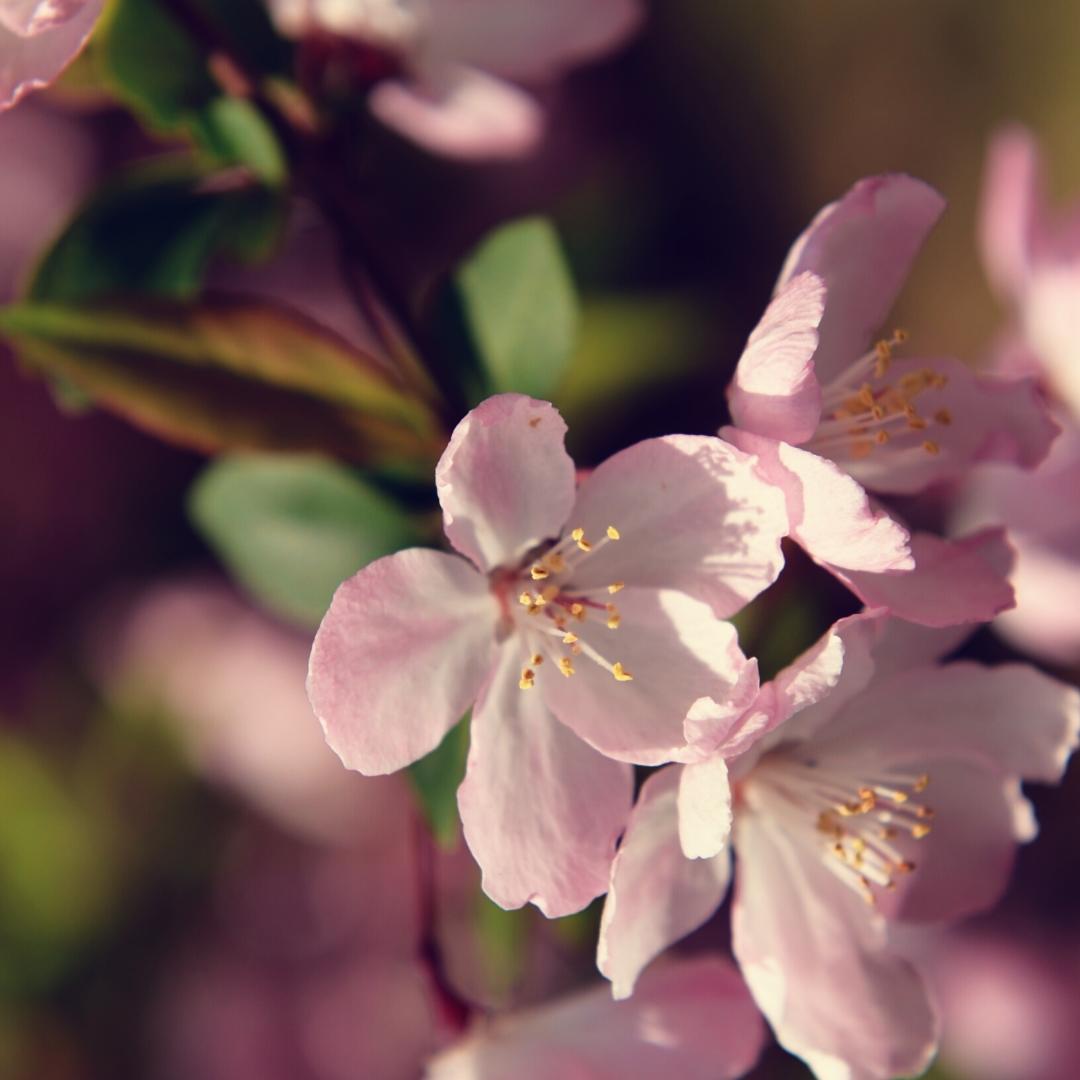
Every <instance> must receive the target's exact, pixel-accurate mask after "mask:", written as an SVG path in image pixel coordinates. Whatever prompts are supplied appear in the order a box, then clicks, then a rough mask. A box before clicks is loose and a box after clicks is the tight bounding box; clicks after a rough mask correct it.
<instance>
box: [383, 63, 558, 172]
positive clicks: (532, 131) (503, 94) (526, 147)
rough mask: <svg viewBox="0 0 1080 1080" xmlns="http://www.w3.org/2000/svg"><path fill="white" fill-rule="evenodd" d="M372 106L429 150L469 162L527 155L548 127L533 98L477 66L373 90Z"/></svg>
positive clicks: (391, 81)
mask: <svg viewBox="0 0 1080 1080" xmlns="http://www.w3.org/2000/svg"><path fill="white" fill-rule="evenodd" d="M368 106H369V107H370V109H371V111H372V113H374V115H375V116H377V117H378V118H379V119H380V120H381V121H382V122H383V123H384V124H386V126H387V127H391V128H393V129H394V130H395V131H397V132H399V133H400V134H402V135H404V136H406V138H409V139H411V140H412V141H413V142H415V143H419V144H420V145H421V146H422V147H424V148H425V149H426V150H430V151H432V152H433V153H435V154H442V155H443V156H444V157H451V158H462V159H465V160H474V159H478V158H479V159H497V158H517V157H521V156H522V155H523V154H527V153H528V152H529V151H530V150H532V149H533V148H534V147H535V146H536V144H537V143H538V142H539V141H540V136H541V134H542V133H543V128H544V117H543V113H542V112H541V110H540V106H539V105H538V104H537V103H536V101H535V99H534V98H533V97H532V96H531V95H530V94H528V93H526V91H524V90H521V89H520V88H518V87H516V86H514V85H513V84H512V83H508V82H504V81H503V80H502V79H497V78H494V77H492V76H491V75H485V74H484V73H483V72H482V71H477V70H475V69H473V68H446V69H442V68H440V69H437V70H435V71H433V72H429V73H427V74H426V75H425V77H424V78H423V79H422V80H417V81H410V82H402V81H400V80H398V79H387V80H385V81H384V82H381V83H379V84H378V85H377V86H376V87H375V88H374V89H373V90H372V91H371V94H370V95H369V96H368Z"/></svg>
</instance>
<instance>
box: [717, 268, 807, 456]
mask: <svg viewBox="0 0 1080 1080" xmlns="http://www.w3.org/2000/svg"><path fill="white" fill-rule="evenodd" d="M824 310H825V287H824V284H823V283H822V281H821V279H820V278H819V277H817V276H816V275H814V274H810V273H805V274H799V275H798V276H797V277H795V278H792V279H791V281H789V282H787V283H786V284H784V285H783V287H782V288H781V289H780V290H779V291H778V292H777V294H776V297H775V298H774V299H773V301H772V303H770V304H769V306H768V307H767V308H766V309H765V314H764V315H763V316H762V317H761V321H760V322H759V323H758V324H757V326H756V327H755V328H754V331H753V333H752V334H751V335H750V339H749V340H748V341H747V343H746V348H745V349H743V354H742V356H741V357H740V358H739V364H738V367H736V369H735V378H734V379H733V381H732V383H731V386H730V387H729V389H728V403H729V405H730V407H731V416H732V420H733V421H734V422H735V424H736V426H738V427H740V428H744V429H745V430H747V431H752V432H754V433H755V434H757V435H767V436H769V437H770V438H773V439H781V440H783V441H784V442H789V443H801V442H805V441H806V440H807V439H809V438H810V436H811V435H813V434H814V431H815V430H816V428H817V426H818V421H819V420H820V418H821V386H820V384H819V383H818V381H817V378H816V376H815V374H814V363H813V355H814V351H815V350H816V349H817V345H818V335H817V327H818V323H820V322H821V314H822V312H823V311H824Z"/></svg>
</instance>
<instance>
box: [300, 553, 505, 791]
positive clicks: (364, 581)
mask: <svg viewBox="0 0 1080 1080" xmlns="http://www.w3.org/2000/svg"><path fill="white" fill-rule="evenodd" d="M498 618H499V612H498V607H497V605H496V603H495V600H494V598H493V597H492V596H491V594H490V592H489V591H488V584H487V581H486V580H485V579H484V578H483V577H482V576H481V575H480V574H478V573H476V571H475V570H473V568H472V567H471V566H469V564H468V563H466V562H465V561H464V560H463V559H459V558H457V557H456V556H454V555H445V554H443V553H442V552H438V551H426V550H423V549H421V548H412V549H410V550H409V551H399V552H398V553H397V554H396V555H388V556H387V557H386V558H384V559H378V560H376V561H375V562H373V563H372V564H371V565H370V566H366V567H365V568H364V569H363V570H361V571H360V572H359V573H358V574H356V575H354V576H353V577H351V578H349V580H348V581H346V582H345V583H344V584H343V585H341V586H340V587H339V588H338V590H337V592H336V593H335V594H334V599H333V601H332V602H331V604H330V610H329V611H328V612H327V613H326V615H325V616H324V617H323V621H322V625H321V626H320V627H319V632H318V633H317V634H316V635H315V643H314V644H313V645H312V648H311V660H310V664H309V667H308V697H309V699H310V701H311V707H312V709H314V711H315V715H316V716H317V717H318V719H319V722H320V723H321V724H322V726H323V731H324V732H325V734H326V741H327V742H328V743H329V744H330V746H331V748H332V749H333V750H334V752H335V753H336V754H337V755H338V757H340V758H341V760H342V761H343V762H344V763H345V764H346V765H347V766H348V767H349V768H350V769H356V770H358V771H359V772H362V773H364V774H365V775H367V776H375V775H378V774H380V773H390V772H396V771H397V770H398V769H402V768H404V767H405V766H406V765H409V764H411V763H412V762H413V761H416V760H417V759H418V758H421V757H423V756H424V755H425V754H427V753H429V752H430V751H431V750H434V749H435V747H436V746H438V745H439V742H440V741H441V740H442V737H443V736H444V735H445V734H446V732H447V731H449V730H450V728H451V727H452V726H453V725H454V724H455V723H456V722H457V721H458V720H459V719H460V718H461V716H462V714H463V713H464V712H465V710H466V709H467V708H468V707H469V706H470V705H471V704H472V702H473V700H474V699H475V698H476V695H477V693H478V692H479V690H480V687H481V685H482V684H483V681H484V678H485V676H486V675H487V673H488V671H489V670H490V669H491V666H492V664H493V662H494V655H495V625H496V622H497V620H498Z"/></svg>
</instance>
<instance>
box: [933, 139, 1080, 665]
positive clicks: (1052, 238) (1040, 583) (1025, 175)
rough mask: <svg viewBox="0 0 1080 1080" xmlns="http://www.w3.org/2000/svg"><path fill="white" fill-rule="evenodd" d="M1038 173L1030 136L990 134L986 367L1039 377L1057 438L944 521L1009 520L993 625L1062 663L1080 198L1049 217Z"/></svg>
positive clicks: (1076, 599) (1074, 608) (1079, 441)
mask: <svg viewBox="0 0 1080 1080" xmlns="http://www.w3.org/2000/svg"><path fill="white" fill-rule="evenodd" d="M1040 172H1041V169H1040V163H1039V156H1038V149H1037V146H1036V144H1035V141H1034V139H1033V138H1032V137H1031V135H1030V134H1028V133H1027V132H1024V131H1021V130H1009V131H1006V132H1004V133H1003V134H1001V135H999V136H998V137H997V138H996V139H995V140H994V142H993V143H992V145H991V148H990V154H989V158H988V161H987V168H986V178H985V181H984V190H983V205H982V214H981V230H980V231H981V242H982V251H983V261H984V264H985V266H986V271H987V275H988V276H989V278H990V280H991V282H992V283H993V284H994V285H995V286H996V288H997V290H998V292H999V293H1000V294H1001V296H1002V298H1003V299H1005V300H1006V301H1007V302H1008V303H1009V306H1010V308H1011V309H1012V316H1011V319H1010V325H1008V326H1007V328H1006V329H1005V331H1004V332H1003V334H1002V335H1001V339H1000V340H999V341H998V342H997V343H996V346H995V348H994V350H993V358H994V363H995V366H996V367H997V369H998V370H1000V371H1004V372H1006V373H1009V374H1012V375H1016V374H1025V375H1032V376H1034V377H1036V378H1037V379H1039V380H1040V382H1041V384H1042V386H1043V388H1044V389H1045V390H1046V392H1047V393H1048V394H1049V395H1050V396H1051V398H1052V400H1053V401H1054V403H1055V408H1054V415H1055V418H1056V419H1057V420H1058V422H1059V423H1060V424H1061V427H1062V429H1063V434H1062V436H1061V437H1060V438H1059V439H1058V441H1057V443H1056V444H1055V445H1054V448H1053V450H1052V451H1051V452H1050V454H1049V456H1048V457H1047V459H1046V461H1044V462H1043V463H1042V464H1041V465H1040V466H1039V467H1038V469H1036V470H1035V471H1034V472H1033V473H1032V474H1031V475H1030V476H1028V475H1025V476H1017V475H1015V474H1014V472H1013V471H1012V470H1009V469H1005V468H1001V467H996V466H994V467H989V468H985V469H981V470H979V472H978V473H977V474H976V475H973V476H972V477H971V478H970V479H969V480H968V482H967V483H966V484H965V486H964V489H963V493H962V495H961V497H960V498H959V499H958V500H957V507H956V512H955V514H954V518H953V524H954V526H955V527H956V528H961V529H965V528H971V527H973V526H981V525H996V524H1004V525H1006V526H1007V527H1008V529H1009V537H1010V539H1011V541H1012V543H1013V545H1014V547H1015V548H1016V560H1015V563H1016V564H1015V568H1014V570H1013V573H1012V577H1011V581H1012V585H1013V587H1014V589H1015V590H1016V607H1015V609H1013V610H1011V611H1007V612H1005V613H1004V614H1002V615H1001V616H1000V617H999V618H998V619H997V621H996V623H995V627H996V628H997V629H998V630H999V631H1000V632H1001V634H1002V635H1003V636H1004V637H1006V638H1008V640H1009V641H1010V642H1012V643H1013V644H1015V645H1017V646H1018V647H1019V648H1021V649H1025V650H1027V651H1028V652H1031V653H1033V654H1034V655H1036V656H1039V657H1042V658H1044V659H1046V660H1050V661H1053V662H1058V663H1065V664H1068V663H1075V662H1076V661H1077V660H1078V659H1080V507H1078V505H1077V500H1076V497H1075V493H1076V490H1077V484H1078V483H1080V351H1078V346H1077V340H1078V335H1080V323H1078V322H1077V318H1078V316H1077V313H1078V312H1080V205H1078V206H1073V207H1072V208H1070V209H1069V210H1067V211H1065V212H1064V213H1061V214H1058V215H1056V216H1055V215H1053V214H1052V213H1051V212H1050V211H1049V210H1048V209H1047V208H1046V207H1045V205H1044V200H1043V193H1042V185H1041V179H1040Z"/></svg>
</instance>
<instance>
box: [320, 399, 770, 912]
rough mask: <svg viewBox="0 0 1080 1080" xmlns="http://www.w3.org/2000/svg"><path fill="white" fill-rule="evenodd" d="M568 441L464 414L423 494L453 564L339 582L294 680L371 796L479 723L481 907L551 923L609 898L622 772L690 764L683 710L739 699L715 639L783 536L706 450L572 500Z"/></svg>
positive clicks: (763, 489) (743, 461)
mask: <svg viewBox="0 0 1080 1080" xmlns="http://www.w3.org/2000/svg"><path fill="white" fill-rule="evenodd" d="M565 432H566V425H565V424H564V423H563V421H562V418H561V417H560V416H559V414H558V412H556V410H555V409H554V408H553V407H552V406H551V405H549V404H547V403H546V402H541V401H535V400H533V399H531V398H527V397H523V396H521V395H518V394H503V395H500V396H497V397H493V398H489V399H488V400H487V401H486V402H484V403H483V404H482V405H480V406H479V407H478V408H476V409H474V410H473V411H472V412H470V413H469V414H468V415H467V416H466V417H465V418H464V419H463V420H462V421H461V423H460V424H459V425H458V427H457V429H456V430H455V431H454V433H453V436H452V437H451V439H450V443H449V445H448V446H447V448H446V450H445V452H444V453H443V456H442V458H441V460H440V461H439V464H438V467H437V469H436V474H435V476H436V486H437V489H438V495H439V501H440V503H441V504H442V509H443V520H444V525H445V530H446V535H447V538H448V539H449V541H450V543H451V544H452V545H453V546H454V547H455V548H456V549H457V551H458V552H459V553H460V554H459V555H448V554H444V553H442V552H438V551H429V550H421V549H416V548H414V549H411V550H408V551H402V552H399V553H397V554H395V555H391V556H388V557H387V558H384V559H380V560H378V561H376V562H374V563H372V564H371V565H370V566H368V567H366V568H365V569H363V570H361V571H360V572H359V573H358V574H357V575H356V576H355V577H353V578H350V579H349V580H348V581H347V582H345V584H344V585H342V586H341V587H340V588H339V589H338V591H337V593H336V595H335V597H334V600H333V602H332V604H331V607H330V610H329V612H328V613H327V615H326V617H325V618H324V619H323V622H322V626H321V627H320V628H319V632H318V634H317V636H316V638H315V643H314V646H313V648H312V652H311V662H310V670H309V676H308V692H309V696H310V699H311V703H312V706H313V708H314V710H315V714H316V715H317V716H318V718H319V720H320V721H321V723H322V725H323V728H324V731H325V733H326V737H327V740H328V741H329V743H330V745H331V747H332V748H333V749H334V750H335V751H336V752H337V754H338V755H339V757H340V758H341V759H342V761H343V762H344V763H345V764H346V765H347V766H349V767H350V768H353V769H357V770H359V771H360V772H362V773H365V774H367V775H374V774H378V773H389V772H394V771H396V770H398V769H401V768H404V767H405V766H406V765H408V764H410V763H411V762H413V761H416V760H417V759H418V758H420V757H423V756H424V755H425V754H427V753H428V752H429V751H431V750H433V749H434V748H435V747H436V746H437V745H438V744H439V742H440V740H441V739H442V738H443V736H444V735H445V734H446V732H447V731H448V730H449V729H450V727H451V726H452V725H453V724H454V723H455V722H456V721H457V720H458V718H459V717H460V716H461V715H462V714H463V713H464V712H465V711H466V709H468V708H469V706H470V705H473V704H474V703H475V707H474V709H473V714H472V729H471V740H472V743H471V749H470V752H469V759H468V770H467V775H466V778H465V780H464V782H463V784H462V786H461V788H460V790H459V792H458V805H459V808H460V811H461V819H462V824H463V826H464V832H465V839H466V841H467V842H468V845H469V847H470V849H471V850H472V852H473V854H474V856H475V857H476V860H477V862H478V863H479V864H480V866H481V868H482V870H483V873H484V888H485V890H486V891H487V893H488V895H489V896H491V897H492V899H494V900H495V901H496V902H497V903H499V904H502V905H503V906H504V907H519V906H521V905H522V904H524V903H526V902H528V901H532V902H534V903H535V904H537V906H538V907H540V908H541V909H542V910H543V911H544V912H545V913H546V914H548V915H556V914H565V913H567V912H570V911H574V910H577V909H579V908H581V907H583V906H584V905H585V904H587V903H588V902H589V901H590V900H591V899H592V898H593V897H594V896H597V895H598V894H599V893H601V892H603V891H604V889H605V888H606V885H607V872H608V866H609V864H610V860H611V857H612V855H613V854H614V846H615V840H616V837H617V836H618V834H619V832H620V831H621V829H622V826H623V824H624V822H625V818H626V814H627V812H628V810H629V805H630V799H631V788H632V778H631V770H630V767H629V765H627V764H626V763H627V762H635V763H640V764H659V763H660V762H664V761H671V760H675V759H678V758H680V757H687V756H692V752H691V750H690V748H689V747H688V745H687V744H688V741H689V739H690V738H692V737H693V736H692V732H691V731H690V729H688V728H687V727H686V725H685V723H684V721H685V720H686V718H687V714H688V712H689V710H690V707H691V706H692V705H693V704H694V703H695V701H697V700H698V699H699V698H702V699H707V700H708V701H710V702H711V703H712V704H711V706H710V708H711V709H712V710H713V711H716V712H718V713H719V714H720V715H723V713H724V711H725V709H730V708H735V707H737V708H738V710H739V711H740V712H741V711H742V709H743V708H745V703H746V701H748V700H749V699H750V698H751V697H752V696H753V694H754V693H755V692H756V686H757V675H756V666H755V665H753V664H748V663H747V661H746V660H745V658H744V657H743V655H742V653H741V652H740V651H739V648H738V644H737V642H736V637H735V631H734V629H733V627H732V626H731V625H730V624H729V623H726V622H724V621H722V620H723V619H724V618H725V617H727V616H729V615H731V614H733V613H734V612H735V611H736V610H737V609H738V608H740V607H741V606H742V605H743V604H744V603H745V602H746V601H748V600H749V599H750V598H752V597H753V596H756V595H757V594H758V593H759V592H760V591H761V590H762V589H763V588H765V587H766V586H767V585H769V584H770V583H771V582H772V581H773V580H774V579H775V578H776V576H777V574H778V573H779V570H780V566H781V556H780V552H779V540H780V537H781V536H782V535H783V533H784V531H785V529H786V517H785V514H784V510H783V500H782V498H781V497H780V495H779V493H778V492H776V491H775V490H774V489H772V488H771V487H770V486H769V485H768V484H766V483H764V482H763V481H762V480H761V479H760V478H759V477H758V476H757V474H756V472H755V470H754V464H753V459H752V458H751V457H750V456H748V455H746V454H743V453H742V452H740V451H738V450H735V449H733V448H732V447H730V446H728V445H727V444H726V443H724V442H722V441H721V440H719V439H715V438H710V437H705V436H678V435H676V436H668V437H665V438H662V439H650V440H647V441H645V442H641V443H638V444H636V445H635V446H631V447H629V448H628V449H626V450H623V451H621V452H620V453H618V454H616V455H615V456H614V457H612V458H610V459H608V460H607V461H605V462H604V463H602V464H601V465H600V466H599V467H598V468H597V469H595V470H594V471H593V472H592V473H591V474H590V475H589V477H588V478H587V479H586V480H585V481H584V482H583V483H582V485H581V487H580V489H578V490H575V473H574V463H573V462H572V461H571V459H570V457H569V455H568V454H567V453H566V450H565V448H564V446H563V441H564V437H565ZM461 556H464V558H462V557H461ZM744 699H745V700H744ZM738 702H741V704H737V703H738Z"/></svg>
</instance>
